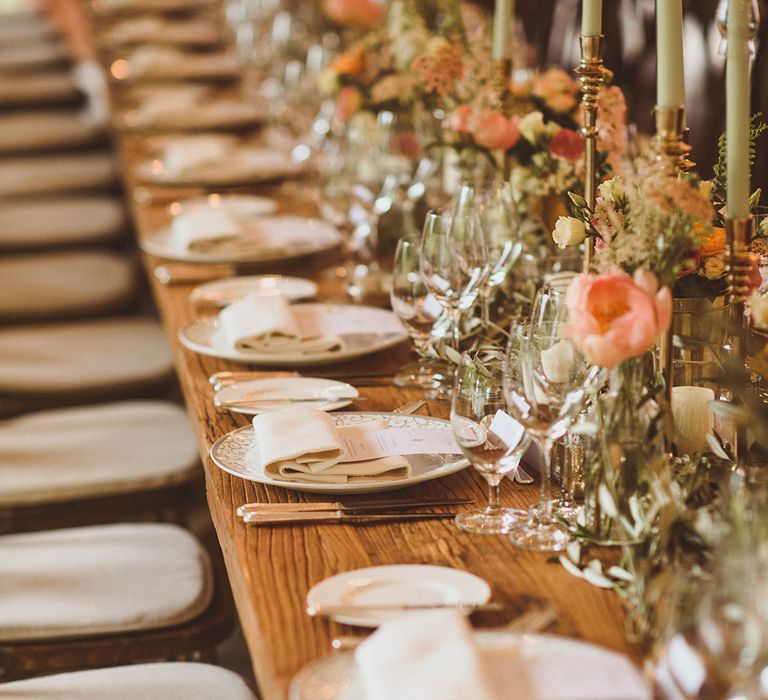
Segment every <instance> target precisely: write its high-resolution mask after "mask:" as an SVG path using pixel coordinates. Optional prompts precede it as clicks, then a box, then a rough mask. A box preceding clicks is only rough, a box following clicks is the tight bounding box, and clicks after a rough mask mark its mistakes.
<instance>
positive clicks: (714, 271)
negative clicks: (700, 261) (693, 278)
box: [703, 255, 725, 280]
mask: <svg viewBox="0 0 768 700" xmlns="http://www.w3.org/2000/svg"><path fill="white" fill-rule="evenodd" d="M703 272H704V277H706V278H707V279H710V280H717V279H720V278H721V277H722V276H723V275H724V274H725V259H724V257H723V256H720V255H711V256H710V257H708V258H706V259H705V260H704V268H703Z"/></svg>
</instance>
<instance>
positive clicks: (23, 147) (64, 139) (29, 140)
mask: <svg viewBox="0 0 768 700" xmlns="http://www.w3.org/2000/svg"><path fill="white" fill-rule="evenodd" d="M103 136H104V131H103V129H102V128H101V127H100V126H99V125H97V124H95V123H93V122H92V121H88V120H87V119H86V118H85V117H84V115H83V113H82V112H80V111H78V110H71V109H70V110H62V109H58V110H46V111H35V112H17V113H14V114H9V115H6V116H0V153H14V152H18V151H33V150H36V151H45V150H54V149H57V148H74V147H76V146H86V145H89V144H93V143H95V142H97V141H98V140H99V139H101V138H103Z"/></svg>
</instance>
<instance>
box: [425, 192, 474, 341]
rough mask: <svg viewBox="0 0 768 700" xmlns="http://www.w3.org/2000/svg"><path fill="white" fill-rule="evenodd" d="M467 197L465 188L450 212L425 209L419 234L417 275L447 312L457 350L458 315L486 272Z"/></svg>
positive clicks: (471, 207)
mask: <svg viewBox="0 0 768 700" xmlns="http://www.w3.org/2000/svg"><path fill="white" fill-rule="evenodd" d="M470 200H472V201H474V200H473V198H472V196H471V195H470V194H469V192H468V191H465V192H464V193H462V192H460V193H459V198H458V199H457V206H456V207H455V210H454V213H453V215H451V216H449V215H447V214H446V213H445V212H440V211H430V212H428V213H427V218H426V220H425V222H424V232H423V234H422V238H421V275H422V277H423V278H424V282H425V283H426V285H427V289H429V291H431V292H432V294H434V296H435V298H436V299H437V300H438V301H439V302H440V303H441V304H442V305H443V307H444V308H445V310H446V311H447V312H448V313H449V314H450V316H451V320H452V322H453V323H452V325H453V347H454V349H455V350H457V351H458V349H459V342H460V340H461V317H462V315H463V313H464V312H465V311H466V310H467V309H470V308H472V306H473V305H474V303H475V301H476V300H477V296H478V294H479V292H480V287H481V286H482V284H483V281H484V280H485V277H486V275H487V272H488V253H487V249H486V246H485V238H484V235H483V231H482V228H481V226H480V222H479V219H478V217H477V211H476V209H475V208H474V207H473V206H469V202H470Z"/></svg>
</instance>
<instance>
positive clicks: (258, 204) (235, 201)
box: [168, 193, 277, 216]
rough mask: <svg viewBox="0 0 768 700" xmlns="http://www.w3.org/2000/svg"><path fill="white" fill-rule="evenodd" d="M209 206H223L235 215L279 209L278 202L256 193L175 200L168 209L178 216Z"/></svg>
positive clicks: (208, 195)
mask: <svg viewBox="0 0 768 700" xmlns="http://www.w3.org/2000/svg"><path fill="white" fill-rule="evenodd" d="M208 207H221V208H222V209H224V210H226V211H228V212H230V213H231V214H233V215H234V216H267V215H268V214H274V213H275V212H276V211H277V202H276V201H275V200H274V199H270V198H269V197H261V196H259V195H256V194H218V193H214V194H207V195H203V196H201V197H190V198H189V199H184V200H182V201H180V202H173V203H172V204H170V205H169V206H168V211H169V213H170V214H172V215H173V216H178V215H179V214H187V213H189V212H191V211H195V210H196V209H203V208H208Z"/></svg>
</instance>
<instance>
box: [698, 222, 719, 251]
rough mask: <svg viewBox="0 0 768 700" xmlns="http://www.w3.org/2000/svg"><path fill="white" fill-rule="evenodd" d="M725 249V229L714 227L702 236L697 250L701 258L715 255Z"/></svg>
mask: <svg viewBox="0 0 768 700" xmlns="http://www.w3.org/2000/svg"><path fill="white" fill-rule="evenodd" d="M724 250H725V229H724V228H719V227H715V228H713V229H712V230H711V231H710V232H709V233H705V234H704V235H703V236H702V242H701V245H700V246H699V250H698V251H697V252H698V253H699V255H700V256H701V257H703V258H707V257H709V256H710V255H717V254H718V253H722V252H723V251H724Z"/></svg>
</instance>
